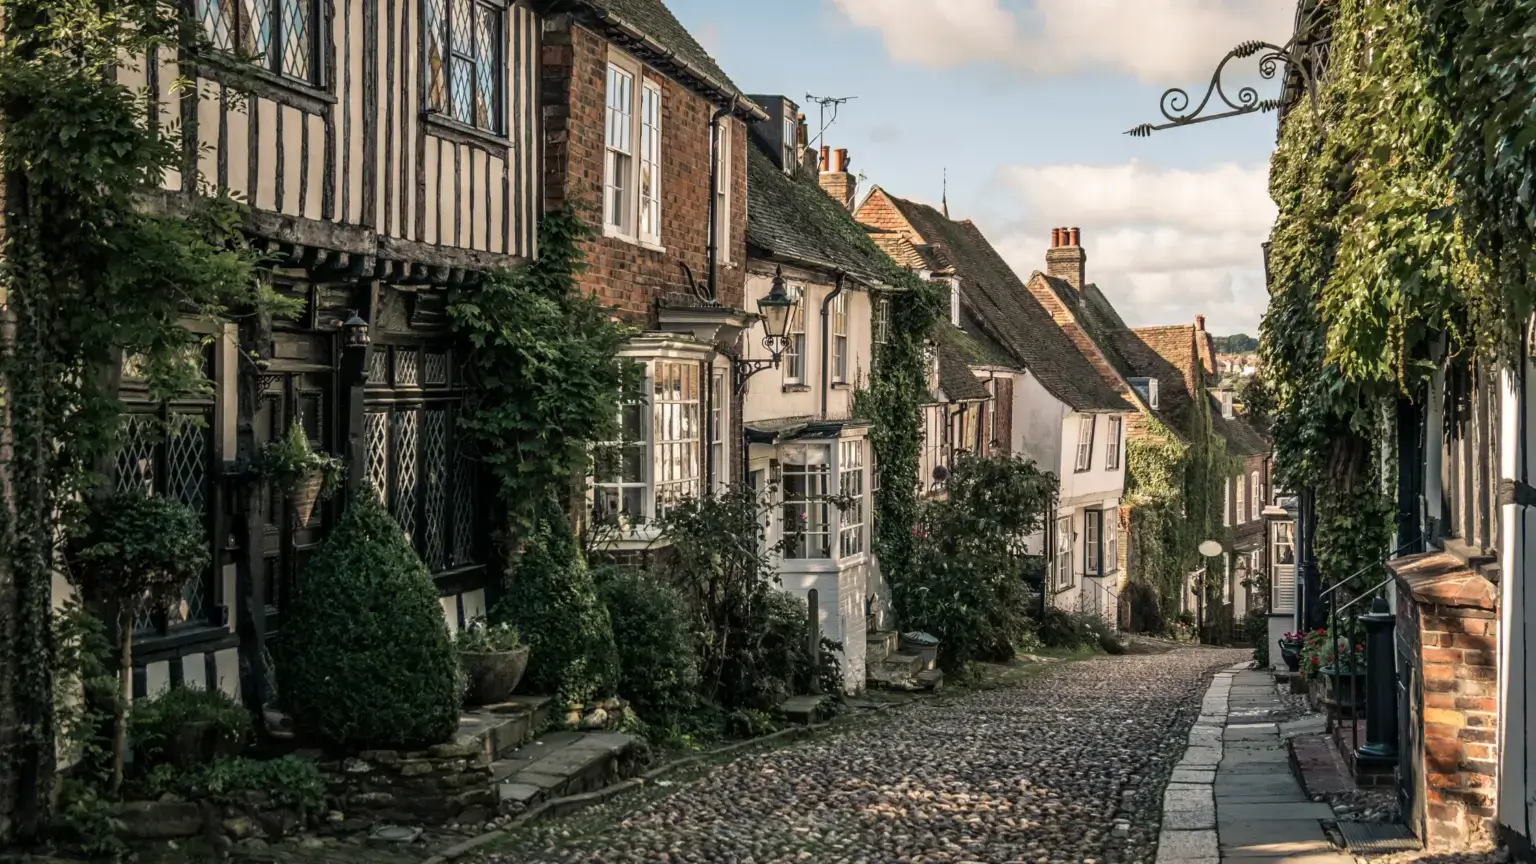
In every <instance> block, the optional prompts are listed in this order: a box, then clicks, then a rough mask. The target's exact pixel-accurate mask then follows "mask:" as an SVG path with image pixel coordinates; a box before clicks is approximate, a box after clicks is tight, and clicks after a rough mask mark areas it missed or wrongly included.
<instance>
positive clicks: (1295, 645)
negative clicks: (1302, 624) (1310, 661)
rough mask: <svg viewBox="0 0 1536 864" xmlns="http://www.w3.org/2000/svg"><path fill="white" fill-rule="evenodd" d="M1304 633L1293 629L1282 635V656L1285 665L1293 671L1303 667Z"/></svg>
mask: <svg viewBox="0 0 1536 864" xmlns="http://www.w3.org/2000/svg"><path fill="white" fill-rule="evenodd" d="M1303 641H1304V640H1303V637H1302V633H1301V631H1299V630H1293V631H1291V632H1290V633H1287V634H1285V635H1284V636H1281V637H1280V657H1281V658H1282V659H1284V660H1285V667H1286V668H1287V669H1289V670H1291V671H1292V672H1296V671H1299V670H1300V669H1301V646H1302V643H1303Z"/></svg>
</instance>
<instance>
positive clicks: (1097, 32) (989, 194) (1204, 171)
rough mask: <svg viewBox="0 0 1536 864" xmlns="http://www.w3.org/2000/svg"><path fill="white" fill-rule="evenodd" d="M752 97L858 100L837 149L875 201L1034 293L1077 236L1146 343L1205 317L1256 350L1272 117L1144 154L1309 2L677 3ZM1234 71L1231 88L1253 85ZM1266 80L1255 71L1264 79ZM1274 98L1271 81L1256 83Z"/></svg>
mask: <svg viewBox="0 0 1536 864" xmlns="http://www.w3.org/2000/svg"><path fill="white" fill-rule="evenodd" d="M665 2H666V3H667V5H668V6H669V7H670V8H671V9H672V11H673V13H674V14H675V15H676V16H677V17H678V19H679V20H680V21H682V23H683V24H684V25H685V26H686V27H688V29H689V30H690V31H691V32H692V33H693V34H694V36H695V37H696V38H698V40H699V41H700V42H701V43H702V44H703V45H704V47H705V48H706V49H707V50H708V51H709V52H710V54H711V55H713V56H714V57H715V58H716V59H717V60H718V61H719V63H720V65H721V67H722V68H723V69H724V70H725V71H726V73H727V74H728V75H730V76H731V78H732V80H734V81H735V83H736V85H737V86H738V87H740V88H741V89H742V90H744V91H745V92H747V93H754V94H768V95H783V96H787V97H789V98H790V99H791V100H793V101H795V102H796V103H798V104H799V105H800V106H801V110H802V111H803V112H804V113H805V115H806V118H807V120H808V121H809V123H810V126H811V134H812V135H813V136H814V135H816V134H817V132H818V130H819V129H820V125H821V124H820V109H819V108H818V107H817V106H816V105H815V104H813V103H811V102H809V100H807V99H806V98H805V97H806V96H807V95H808V94H809V95H814V96H818V97H849V96H851V97H856V98H854V99H853V100H852V101H850V102H848V103H847V104H845V105H843V106H842V107H841V109H840V110H839V113H838V116H837V119H836V122H835V123H833V124H832V125H831V126H830V128H829V129H828V130H827V132H826V141H825V143H826V144H828V145H830V146H832V147H834V148H838V147H846V148H848V150H849V153H850V157H851V170H852V171H853V172H854V173H855V174H861V175H863V179H862V181H861V184H860V194H861V195H862V194H863V193H864V192H867V191H868V189H869V188H870V187H871V186H872V185H879V186H880V187H881V188H883V189H885V190H886V191H887V192H890V193H891V194H893V195H896V196H899V197H902V198H910V199H914V200H918V201H922V202H925V203H929V204H934V205H937V204H938V203H939V200H940V198H941V196H943V195H944V190H945V180H944V178H945V174H946V172H947V174H948V186H947V188H948V199H949V212H950V216H951V217H952V218H955V219H972V220H974V221H975V222H976V223H977V225H978V226H980V227H981V229H982V231H983V232H984V233H985V234H986V235H987V237H988V238H989V239H990V240H991V241H992V244H993V245H994V246H996V247H997V249H998V251H999V252H1001V253H1002V255H1003V256H1004V257H1005V258H1006V259H1007V260H1008V262H1009V263H1010V264H1011V265H1012V266H1013V268H1014V270H1015V271H1017V272H1018V274H1019V275H1020V276H1021V277H1023V278H1027V277H1028V276H1029V274H1030V273H1031V272H1033V271H1034V270H1040V269H1044V267H1045V250H1046V247H1047V246H1048V245H1049V242H1050V230H1051V228H1052V227H1053V226H1076V227H1078V228H1080V229H1081V232H1082V244H1083V247H1084V248H1085V249H1086V250H1087V252H1088V279H1089V281H1092V282H1095V283H1097V284H1098V286H1099V287H1100V288H1101V289H1102V290H1103V291H1104V292H1105V294H1106V295H1107V296H1108V297H1109V298H1110V300H1111V301H1112V302H1113V303H1114V304H1115V307H1116V308H1117V309H1119V310H1120V313H1121V314H1122V315H1123V316H1124V317H1125V318H1126V320H1127V321H1128V322H1129V323H1130V324H1131V325H1132V326H1150V325H1157V324H1177V323H1185V322H1189V321H1192V320H1193V318H1194V316H1195V315H1196V314H1197V313H1203V314H1204V315H1205V316H1206V319H1207V322H1206V326H1207V328H1208V329H1210V330H1211V331H1213V332H1215V333H1217V334H1228V333H1236V332H1247V333H1250V334H1253V333H1256V332H1257V327H1258V322H1259V318H1260V317H1261V316H1262V315H1263V311H1264V306H1265V302H1266V294H1265V290H1264V281H1263V253H1262V250H1261V248H1260V244H1261V243H1262V242H1263V241H1264V240H1265V238H1266V237H1267V236H1268V234H1269V227H1270V225H1271V223H1272V222H1273V221H1274V217H1275V207H1274V204H1273V203H1272V202H1271V201H1270V199H1269V194H1268V180H1267V176H1268V165H1269V155H1270V152H1271V151H1272V150H1273V149H1274V144H1275V128H1276V127H1275V115H1274V114H1250V115H1246V116H1242V117H1235V118H1230V119H1225V120H1218V121H1215V122H1211V123H1202V124H1199V125H1195V126H1191V127H1187V128H1182V129H1172V130H1167V131H1163V132H1158V133H1155V134H1154V135H1152V136H1151V137H1150V138H1131V137H1129V136H1127V135H1125V134H1123V133H1124V131H1125V130H1127V129H1129V128H1131V127H1132V126H1135V125H1137V124H1140V123H1143V122H1149V121H1152V122H1156V121H1160V120H1161V119H1162V118H1161V115H1160V113H1159V111H1158V100H1159V98H1160V97H1161V95H1162V93H1163V91H1164V90H1166V89H1168V88H1170V87H1185V88H1187V89H1188V90H1190V92H1191V95H1192V96H1193V97H1194V99H1195V100H1196V101H1198V99H1199V98H1200V96H1201V95H1203V94H1204V92H1205V89H1206V86H1207V85H1208V82H1209V81H1210V77H1211V74H1212V72H1213V71H1214V70H1215V68H1216V65H1217V63H1219V62H1220V60H1221V58H1222V57H1223V56H1224V55H1225V54H1226V53H1227V52H1228V51H1229V50H1231V49H1232V48H1233V47H1234V46H1235V45H1237V44H1238V43H1239V42H1242V41H1245V40H1249V39H1262V40H1265V41H1269V42H1274V43H1277V44H1279V43H1284V41H1285V40H1286V39H1287V38H1288V37H1289V34H1290V31H1291V23H1292V17H1293V15H1294V12H1295V8H1296V4H1295V0H665ZM1236 64H1237V61H1234V64H1233V66H1232V67H1230V68H1231V69H1232V70H1233V71H1232V72H1230V73H1229V75H1228V79H1227V80H1228V82H1229V87H1228V89H1229V91H1230V90H1231V89H1232V84H1233V83H1237V84H1241V83H1250V82H1245V81H1242V80H1240V79H1241V76H1242V72H1241V71H1240V70H1239V69H1238V67H1237V65H1236ZM1253 68H1254V65H1253V64H1252V63H1251V62H1250V63H1249V64H1248V66H1247V69H1248V70H1250V71H1251V70H1252V69H1253ZM1251 83H1253V84H1254V85H1255V86H1257V87H1258V88H1259V90H1260V95H1261V97H1262V98H1271V97H1273V96H1275V95H1277V94H1278V89H1279V85H1278V83H1277V82H1275V81H1262V80H1259V79H1257V77H1256V76H1255V77H1254V79H1253V80H1252V82H1251Z"/></svg>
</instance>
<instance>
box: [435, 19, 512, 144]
mask: <svg viewBox="0 0 1536 864" xmlns="http://www.w3.org/2000/svg"><path fill="white" fill-rule="evenodd" d="M436 2H441V4H442V8H441V9H439V10H434V9H433V8H432V7H433V4H434V0H426V2H424V3H422V4H421V24H420V26H421V37H420V42H421V52H422V61H421V87H422V97H421V104H422V106H423V109H422V112H423V114H425V115H426V116H427V118H428V119H430V120H431V121H433V122H447V123H451V124H454V125H455V126H458V127H462V128H464V129H470V130H473V131H475V132H477V133H480V134H483V135H490V136H492V137H495V138H498V139H501V138H504V137H505V136H506V135H507V131H508V119H507V113H508V112H507V78H508V71H509V64H510V62H511V61H510V60H509V57H508V51H507V43H508V38H509V37H508V32H507V18H508V14H509V11H510V6H509V4H507V3H504V2H498V0H436ZM459 2H464V3H466V4H467V5H468V7H469V9H470V11H471V17H470V24H469V28H470V42H471V48H472V49H474V53H473V54H467V55H466V54H464V53H463V52H460V51H457V50H456V49H455V48H454V44H453V7H454V4H455V3H459ZM434 14H437V15H440V16H441V22H440V23H441V38H442V42H441V48H442V50H443V52H444V57H445V59H446V62H445V63H444V64H443V66H442V76H443V78H442V103H441V104H438V98H437V94H436V93H435V92H434V87H433V69H432V49H433V37H432V35H431V29H432V26H433V24H434V23H435V22H434V21H433V15H434ZM484 15H490V16H492V18H493V19H494V23H493V25H492V26H493V27H494V30H493V32H492V33H491V34H490V39H489V46H490V49H491V51H492V52H493V56H492V58H491V59H490V61H489V63H490V67H491V78H490V84H491V86H492V93H491V95H490V97H489V98H487V99H486V100H485V108H486V111H487V115H488V123H487V124H484V125H482V124H481V123H480V122H478V120H477V119H476V118H475V117H474V113H475V107H476V105H477V103H476V101H475V94H476V93H477V92H478V91H479V90H480V88H481V86H482V85H483V84H484V83H486V82H484V81H483V80H482V79H481V76H480V67H481V66H482V63H481V58H480V56H479V49H480V48H481V47H482V46H481V45H480V39H479V34H480V21H481V20H482V16H484ZM455 60H463V61H467V62H468V63H469V64H470V66H471V68H472V70H473V71H472V73H471V75H470V77H469V79H468V81H469V88H470V96H469V99H470V102H469V109H470V118H469V119H465V118H464V117H461V116H459V114H458V112H457V111H456V110H455V107H454V84H453V67H454V61H455Z"/></svg>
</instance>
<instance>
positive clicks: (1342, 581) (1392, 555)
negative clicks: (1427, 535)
mask: <svg viewBox="0 0 1536 864" xmlns="http://www.w3.org/2000/svg"><path fill="white" fill-rule="evenodd" d="M1423 539H1424V538H1423V537H1422V536H1420V537H1415V538H1414V539H1412V540H1409V541H1408V542H1406V543H1404V544H1403V545H1401V546H1399V547H1397V548H1396V549H1393V550H1392V551H1391V552H1388V553H1387V557H1385V558H1383V559H1381V560H1380V561H1372V562H1371V563H1369V564H1367V565H1365V566H1364V567H1361V568H1360V569H1359V570H1356V571H1355V572H1353V573H1351V574H1349V576H1348V577H1346V578H1344V579H1340V580H1339V581H1337V582H1335V583H1333V584H1332V585H1330V586H1329V587H1328V590H1326V591H1324V592H1323V593H1321V594H1319V595H1318V596H1317V599H1319V600H1321V599H1323V598H1324V597H1327V596H1328V595H1329V594H1332V593H1333V592H1335V591H1337V590H1339V589H1340V588H1343V587H1344V586H1345V585H1348V584H1349V583H1350V582H1351V581H1353V580H1354V578H1355V577H1356V576H1359V575H1360V574H1361V573H1364V572H1365V571H1367V570H1369V569H1371V568H1372V567H1375V566H1377V565H1380V564H1385V563H1387V562H1388V561H1390V560H1392V559H1393V558H1395V557H1397V554H1398V553H1399V552H1401V551H1403V550H1404V549H1407V548H1408V547H1409V546H1412V545H1414V544H1415V543H1419V542H1422V541H1423ZM1387 581H1388V582H1390V581H1392V580H1391V579H1388V580H1387ZM1372 590H1374V589H1372Z"/></svg>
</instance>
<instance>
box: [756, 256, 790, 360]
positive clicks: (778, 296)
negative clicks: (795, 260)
mask: <svg viewBox="0 0 1536 864" xmlns="http://www.w3.org/2000/svg"><path fill="white" fill-rule="evenodd" d="M794 305H795V301H794V300H793V299H791V298H790V296H789V292H788V291H786V290H784V269H783V268H782V267H781V268H779V270H778V271H777V272H775V273H774V274H773V287H772V288H771V289H769V291H768V296H766V297H764V298H763V299H761V300H759V301H757V311H758V312H759V313H760V314H761V315H762V316H763V331H764V335H763V347H764V348H767V349H768V353H769V354H772V355H773V359H774V360H778V359H779V355H780V354H783V353H784V348H785V347H786V346H787V345H788V344H789V338H788V335H787V334H788V333H789V312H790V307H792V306H794Z"/></svg>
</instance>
